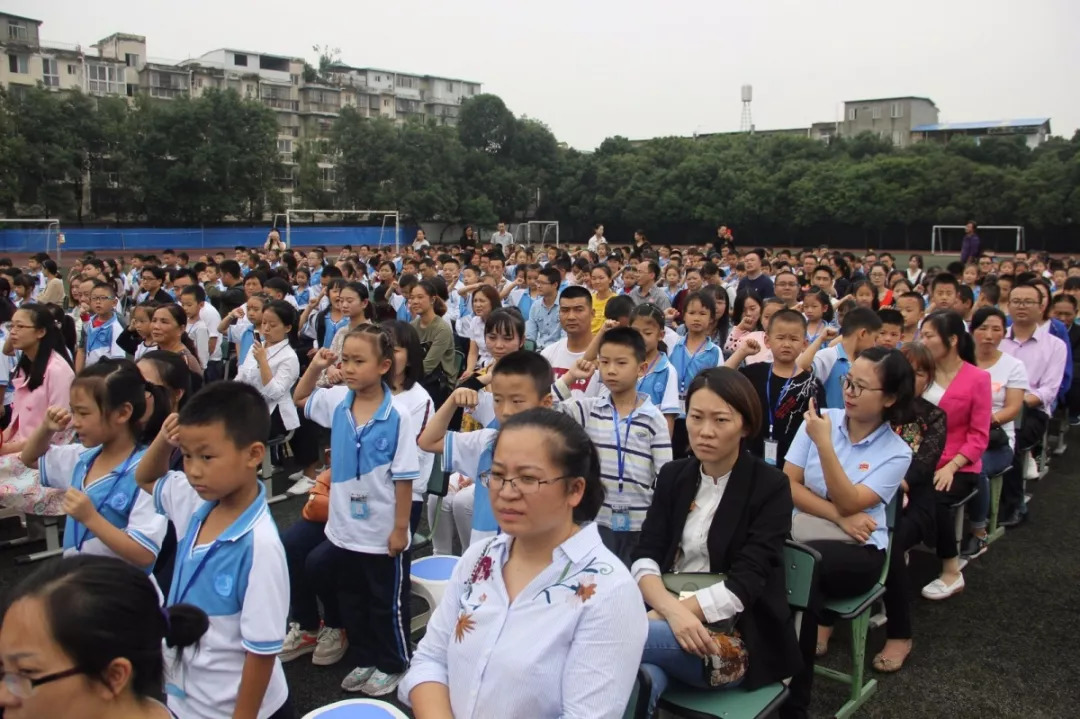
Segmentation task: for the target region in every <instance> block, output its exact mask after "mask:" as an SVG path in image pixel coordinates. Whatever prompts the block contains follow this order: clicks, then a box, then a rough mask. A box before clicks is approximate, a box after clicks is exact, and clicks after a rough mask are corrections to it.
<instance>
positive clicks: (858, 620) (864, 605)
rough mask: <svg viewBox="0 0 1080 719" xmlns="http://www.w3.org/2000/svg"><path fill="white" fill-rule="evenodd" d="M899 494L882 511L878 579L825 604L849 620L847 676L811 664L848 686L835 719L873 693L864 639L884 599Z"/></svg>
mask: <svg viewBox="0 0 1080 719" xmlns="http://www.w3.org/2000/svg"><path fill="white" fill-rule="evenodd" d="M901 496H902V492H900V491H899V490H898V491H897V492H896V496H894V497H893V500H892V501H891V502H889V506H888V507H887V508H886V510H885V517H886V523H887V524H888V527H889V548H888V549H887V550H886V551H885V564H884V565H883V566H882V567H881V577H879V578H878V581H877V584H875V585H874V586H873V588H871V589H870V590H869V591H867V592H866V593H864V594H861V595H859V596H857V597H848V598H846V599H830V600H828V601H826V602H825V609H827V610H829V611H831V612H835V613H836V614H837V615H839V617H840V618H841V619H849V620H851V674H847V673H845V672H842V671H839V670H837V669H832V668H830V667H823V666H821V665H820V664H817V663H815V664H814V673H815V674H818V675H820V676H823V677H825V678H827V679H832V680H834V681H838V682H842V683H844V684H847V685H848V686H849V687H851V693H850V694H849V695H848V700H847V701H846V702H845V703H844V705H843V706H842V707H840V709H839V710H838V711H837V712H836V714H835V716H836V719H847V717H850V716H851V715H852V714H854V713H855V711H856V710H858V708H859V707H861V706H862V705H863V704H865V703H866V700H867V699H869V698H870V697H871V696H872V695H873V694H874V692H875V691H877V679H870V680H869V681H864V680H865V677H866V636H867V634H868V633H869V631H870V610H871V608H873V606H874V603H875V602H876V601H877V600H879V599H881V598H882V597H884V596H885V577H886V576H887V575H888V573H889V560H890V559H891V557H892V536H893V530H894V529H895V528H896V518H897V516H898V514H899V505H900V501H901V499H900V498H901Z"/></svg>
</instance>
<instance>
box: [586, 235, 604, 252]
mask: <svg viewBox="0 0 1080 719" xmlns="http://www.w3.org/2000/svg"><path fill="white" fill-rule="evenodd" d="M601 242H607V240H605V239H604V236H603V235H593V236H592V237H590V238H589V251H590V252H596V249H597V248H598V247H599V246H600V243H601Z"/></svg>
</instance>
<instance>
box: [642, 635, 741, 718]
mask: <svg viewBox="0 0 1080 719" xmlns="http://www.w3.org/2000/svg"><path fill="white" fill-rule="evenodd" d="M641 668H642V669H644V670H645V671H646V672H647V673H648V674H649V677H650V678H651V679H652V693H651V694H650V695H649V714H648V715H649V716H650V717H651V716H653V714H654V713H655V712H656V703H657V701H659V699H660V695H661V694H663V693H664V690H665V689H667V686H668V681H669V677H675V679H677V680H679V681H680V682H682V683H683V684H687V685H689V686H692V687H694V688H696V689H719V688H721V687H710V686H709V683H708V681H706V679H705V665H704V664H703V663H702V659H701V657H699V656H696V655H694V654H690V653H688V652H685V651H683V648H682V647H680V646H679V640H678V639H676V638H675V633H674V632H672V631H671V625H670V624H668V623H667V622H665V621H664V620H663V619H650V620H649V635H648V637H647V638H646V639H645V650H644V652H643V653H642V656H641ZM741 682H742V679H740V680H739V681H737V682H732V683H731V684H725V685H724V687H723V688H726V689H730V688H733V687H736V686H738V685H739V684H740V683H741Z"/></svg>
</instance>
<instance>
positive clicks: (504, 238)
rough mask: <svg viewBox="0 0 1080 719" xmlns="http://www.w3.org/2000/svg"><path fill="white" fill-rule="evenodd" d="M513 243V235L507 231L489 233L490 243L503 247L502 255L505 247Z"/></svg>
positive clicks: (504, 252)
mask: <svg viewBox="0 0 1080 719" xmlns="http://www.w3.org/2000/svg"><path fill="white" fill-rule="evenodd" d="M513 243H514V236H513V235H511V234H510V233H509V232H502V233H500V232H496V233H494V234H492V235H491V244H493V245H498V246H499V247H501V248H502V249H503V256H504V257H505V256H506V248H508V247H509V246H510V245H512V244H513Z"/></svg>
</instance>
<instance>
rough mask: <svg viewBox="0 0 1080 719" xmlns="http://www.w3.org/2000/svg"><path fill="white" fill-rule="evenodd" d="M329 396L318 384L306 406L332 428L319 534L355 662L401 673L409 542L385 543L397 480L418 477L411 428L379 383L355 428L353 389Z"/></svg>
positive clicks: (406, 639) (310, 414)
mask: <svg viewBox="0 0 1080 719" xmlns="http://www.w3.org/2000/svg"><path fill="white" fill-rule="evenodd" d="M334 399H335V395H334V394H332V393H330V392H329V390H328V389H317V390H315V392H314V393H312V395H311V396H310V397H309V398H308V401H307V404H306V405H305V409H304V411H305V413H306V415H307V417H308V419H310V420H311V421H313V422H316V423H318V424H321V425H323V426H326V425H329V426H330V428H331V432H330V509H329V516H328V520H327V523H326V530H325V531H326V538H327V540H328V541H329V542H330V544H332V545H333V550H332V556H333V562H334V566H335V570H336V571H335V574H336V576H337V589H338V592H339V595H340V597H341V611H342V618H343V619H344V624H345V631H346V632H347V633H348V636H349V637H350V646H349V652H350V654H351V655H352V660H353V661H354V663H355V666H357V667H376V668H377V669H379V670H380V671H382V672H384V673H386V674H400V673H402V672H404V671H405V668H406V667H407V666H408V663H409V654H410V649H409V637H408V631H409V629H408V627H409V621H410V619H409V616H410V606H409V575H408V572H407V571H405V570H406V569H407V561H408V543H407V544H406V548H405V550H404V551H402V552H401V553H400V554H398V555H397V556H396V557H391V556H389V551H388V549H387V543H388V541H389V538H390V535H391V533H392V532H393V530H394V515H395V511H396V506H397V498H396V486H397V483H398V482H409V483H412V482H414V481H415V480H416V479H417V478H418V477H419V475H420V465H419V459H418V457H417V454H418V453H417V447H416V432H415V431H414V430H413V427H412V421H411V419H410V417H409V415H408V414H407V413H406V412H403V411H402V410H401V409H400V408H399V407H398V406H397V405H395V403H394V402H393V395H392V394H391V392H390V388H389V387H386V386H385V385H384V386H383V398H382V402H381V403H380V404H379V407H378V409H376V410H375V413H374V414H373V415H372V417H371V419H370V420H368V422H367V423H366V424H364V425H363V426H361V427H357V426H356V420H355V418H354V417H353V412H352V405H353V399H354V394H353V392H352V391H351V390H350V391H349V392H348V393H347V394H346V395H345V398H344V399H343V400H341V401H340V402H336V403H335V402H334ZM407 536H408V535H407ZM408 541H409V539H408V538H407V539H406V542H408Z"/></svg>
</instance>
